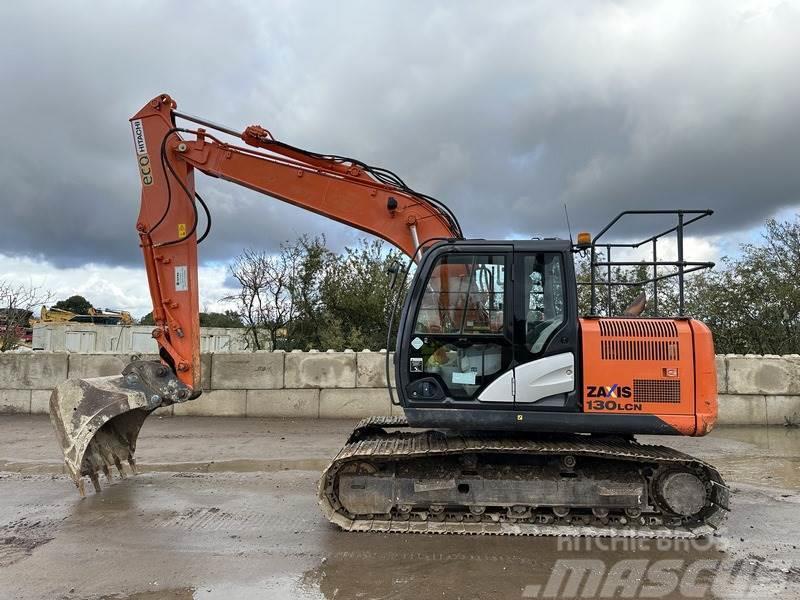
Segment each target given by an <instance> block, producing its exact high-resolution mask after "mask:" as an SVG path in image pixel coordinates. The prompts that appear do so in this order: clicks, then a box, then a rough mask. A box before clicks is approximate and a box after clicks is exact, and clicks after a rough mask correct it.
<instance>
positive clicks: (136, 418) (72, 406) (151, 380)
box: [50, 361, 196, 496]
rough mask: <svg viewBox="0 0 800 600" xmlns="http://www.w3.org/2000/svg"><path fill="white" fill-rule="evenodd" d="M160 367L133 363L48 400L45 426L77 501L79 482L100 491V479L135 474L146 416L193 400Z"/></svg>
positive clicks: (67, 385)
mask: <svg viewBox="0 0 800 600" xmlns="http://www.w3.org/2000/svg"><path fill="white" fill-rule="evenodd" d="M195 396H196V394H195V395H193V394H192V391H191V389H190V388H188V387H187V386H186V385H184V384H183V383H181V382H180V381H179V380H178V379H177V377H175V375H174V373H173V372H172V371H171V370H170V369H169V368H168V367H167V366H166V365H163V364H161V363H159V362H152V361H136V362H133V363H131V364H129V365H128V366H127V367H126V368H125V370H124V371H123V372H122V375H114V376H111V377H96V378H92V379H70V380H67V381H65V382H64V383H62V384H60V385H58V386H57V387H56V388H55V389H54V390H53V393H52V395H51V396H50V421H51V422H52V423H53V427H54V428H55V431H56V437H57V438H58V441H59V443H60V444H61V450H62V452H63V453H64V464H65V465H66V469H67V473H68V474H69V475H70V477H72V480H73V481H74V482H75V485H76V486H77V488H78V491H79V492H80V494H81V496H84V495H85V488H84V479H83V478H84V477H88V478H89V480H90V481H91V482H92V484H93V486H94V489H95V492H99V491H100V481H99V475H100V473H103V474H104V475H105V476H106V478H107V479H108V480H109V481H111V470H112V469H116V470H117V472H118V473H119V476H120V477H122V478H124V477H125V476H126V474H125V467H124V464H125V463H127V464H128V467H129V468H130V470H131V471H132V472H133V473H134V474H135V473H136V460H135V457H134V453H135V451H136V440H137V438H138V437H139V430H140V429H141V428H142V424H143V423H144V421H145V419H146V418H147V416H148V415H149V414H150V413H152V412H153V411H154V410H155V409H156V408H158V407H160V406H167V405H170V404H173V403H175V402H182V401H184V400H190V399H191V398H193V397H195Z"/></svg>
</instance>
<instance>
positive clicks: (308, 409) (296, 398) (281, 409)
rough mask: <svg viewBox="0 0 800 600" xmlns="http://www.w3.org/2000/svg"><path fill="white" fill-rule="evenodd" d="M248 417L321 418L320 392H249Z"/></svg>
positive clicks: (292, 390)
mask: <svg viewBox="0 0 800 600" xmlns="http://www.w3.org/2000/svg"><path fill="white" fill-rule="evenodd" d="M247 416H248V417H298V418H307V419H309V418H310V419H316V418H317V417H319V390H317V389H307V390H299V389H284V390H247Z"/></svg>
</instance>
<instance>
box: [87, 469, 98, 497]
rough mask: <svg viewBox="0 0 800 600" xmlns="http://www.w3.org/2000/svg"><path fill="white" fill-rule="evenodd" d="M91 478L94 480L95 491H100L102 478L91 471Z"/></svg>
mask: <svg viewBox="0 0 800 600" xmlns="http://www.w3.org/2000/svg"><path fill="white" fill-rule="evenodd" d="M89 479H91V480H92V485H93V486H94V491H95V493H96V494H99V493H100V491H101V490H100V480H99V479H98V478H97V473H90V474H89Z"/></svg>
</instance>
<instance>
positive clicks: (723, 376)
mask: <svg viewBox="0 0 800 600" xmlns="http://www.w3.org/2000/svg"><path fill="white" fill-rule="evenodd" d="M716 364H717V393H718V394H727V393H728V363H727V362H725V357H724V356H723V355H722V354H717V356H716Z"/></svg>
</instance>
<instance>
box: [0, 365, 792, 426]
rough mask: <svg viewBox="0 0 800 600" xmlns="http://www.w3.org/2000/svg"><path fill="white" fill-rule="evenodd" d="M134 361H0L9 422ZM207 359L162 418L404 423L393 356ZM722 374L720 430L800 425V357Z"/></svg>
mask: <svg viewBox="0 0 800 600" xmlns="http://www.w3.org/2000/svg"><path fill="white" fill-rule="evenodd" d="M132 356H133V355H131V354H124V353H114V352H106V353H91V354H79V353H59V352H41V353H39V352H35V353H30V352H29V353H5V354H0V414H10V413H22V414H27V413H33V414H43V413H47V411H48V406H49V399H50V391H51V390H52V388H53V387H54V386H55V385H56V384H58V383H59V382H61V381H64V380H66V379H67V378H76V377H80V378H84V377H99V376H104V375H115V374H118V373H120V371H121V370H122V368H123V367H124V366H125V365H126V364H127V363H128V362H129V361H130V360H131V357H132ZM138 356H140V357H141V358H142V359H145V360H151V359H155V358H156V356H155V355H138ZM389 358H390V359H391V358H392V357H391V355H390V357H389ZM201 360H202V370H203V376H202V386H203V390H204V393H203V395H202V396H201V397H200V398H198V399H197V400H194V401H192V402H188V403H185V404H178V405H175V406H171V407H167V408H163V409H159V411H158V414H160V415H175V416H181V415H194V416H235V417H297V418H345V417H346V418H359V417H364V416H369V415H389V414H402V411H401V410H400V409H399V408H398V407H395V406H393V405H392V404H391V402H390V400H389V394H388V391H387V390H386V387H385V382H386V352H385V351H381V352H369V351H363V352H353V351H345V352H332V351H329V352H315V351H311V352H288V353H286V352H247V353H214V354H203V355H202V356H201ZM716 367H717V382H718V389H719V421H718V423H719V424H720V425H780V424H783V423H784V422H785V421H786V420H787V419H791V420H794V421H798V420H800V355H789V356H769V355H768V356H756V355H746V356H743V355H726V356H722V355H719V356H717V357H716ZM392 371H393V370H392ZM392 381H393V383H394V373H393V372H392Z"/></svg>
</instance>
